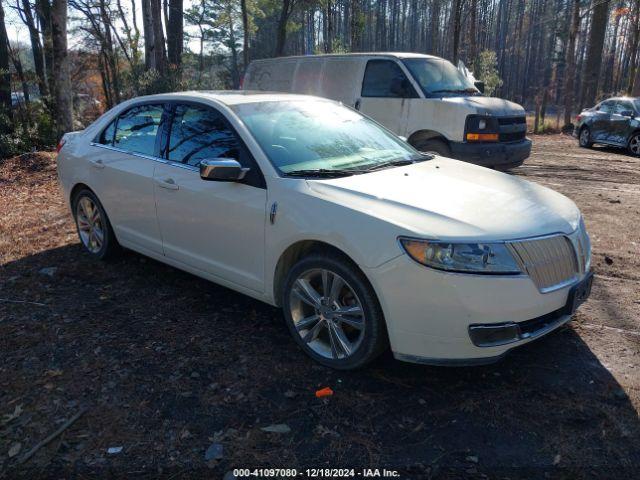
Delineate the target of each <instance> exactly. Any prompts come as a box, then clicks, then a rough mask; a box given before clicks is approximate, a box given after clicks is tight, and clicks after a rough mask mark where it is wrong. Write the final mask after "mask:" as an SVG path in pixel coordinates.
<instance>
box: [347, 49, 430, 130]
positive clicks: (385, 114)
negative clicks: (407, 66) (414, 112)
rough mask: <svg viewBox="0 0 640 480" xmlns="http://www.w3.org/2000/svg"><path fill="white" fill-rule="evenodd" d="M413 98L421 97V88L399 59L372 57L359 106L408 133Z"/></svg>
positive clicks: (390, 127) (389, 125)
mask: <svg viewBox="0 0 640 480" xmlns="http://www.w3.org/2000/svg"><path fill="white" fill-rule="evenodd" d="M412 98H419V95H418V92H416V90H415V88H414V87H413V85H412V84H411V82H410V81H409V78H408V77H407V75H406V74H405V72H404V71H403V69H402V67H401V66H400V65H399V64H398V62H396V61H394V60H390V59H372V60H369V61H368V62H367V66H366V68H365V71H364V77H363V79H362V90H361V93H360V98H359V99H358V100H357V101H356V104H355V107H356V108H357V109H358V110H360V111H361V112H362V113H364V114H365V115H368V116H370V117H371V118H373V119H374V120H376V121H377V122H379V123H381V124H382V125H384V126H385V127H387V128H388V129H389V130H391V131H393V132H395V133H396V134H397V135H403V136H406V134H407V119H408V116H409V104H410V99H412Z"/></svg>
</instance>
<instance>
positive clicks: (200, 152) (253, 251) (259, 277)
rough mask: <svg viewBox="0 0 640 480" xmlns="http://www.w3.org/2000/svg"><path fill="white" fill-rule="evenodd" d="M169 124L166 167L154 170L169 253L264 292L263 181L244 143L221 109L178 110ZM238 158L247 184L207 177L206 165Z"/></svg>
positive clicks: (193, 106) (187, 107)
mask: <svg viewBox="0 0 640 480" xmlns="http://www.w3.org/2000/svg"><path fill="white" fill-rule="evenodd" d="M171 117H172V120H171V123H170V125H167V127H168V128H167V135H166V136H167V137H168V140H167V144H166V148H165V150H166V152H165V157H166V159H167V163H164V164H160V163H159V164H158V165H157V166H156V169H155V192H156V204H157V210H158V222H159V224H160V229H161V231H162V238H163V246H164V252H165V255H166V256H167V257H168V258H170V259H173V260H177V261H179V262H181V263H183V264H185V265H188V266H190V267H192V268H195V269H197V270H200V271H203V272H206V273H209V274H211V275H215V276H217V277H219V278H220V279H222V280H226V281H229V282H232V283H234V284H236V285H240V286H243V287H246V288H249V289H251V290H254V291H257V292H262V291H264V229H265V217H266V212H265V209H266V201H267V191H266V187H265V182H264V177H263V176H262V173H261V172H260V170H259V168H258V166H257V165H256V163H255V161H254V160H253V157H252V156H251V153H250V152H249V150H248V149H247V147H246V146H245V144H244V142H243V141H242V140H241V138H240V137H239V136H238V134H237V133H236V132H235V130H234V129H233V127H231V125H230V124H229V122H228V121H227V120H226V118H225V117H224V116H223V115H222V114H221V113H220V112H219V111H218V110H216V109H214V108H212V107H210V106H207V105H201V104H196V103H185V104H177V105H174V107H173V108H172V113H171ZM216 158H227V159H235V160H237V161H239V162H240V163H241V164H242V165H243V166H245V167H248V168H250V169H251V170H250V171H249V173H248V174H247V176H246V177H245V179H244V180H243V181H242V183H236V182H216V181H207V180H203V179H201V178H200V173H199V164H200V161H201V160H205V159H209V160H213V159H216Z"/></svg>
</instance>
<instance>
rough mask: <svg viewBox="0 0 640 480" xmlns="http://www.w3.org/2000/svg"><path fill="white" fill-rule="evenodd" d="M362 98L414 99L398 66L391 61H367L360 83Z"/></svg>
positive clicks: (410, 88)
mask: <svg viewBox="0 0 640 480" xmlns="http://www.w3.org/2000/svg"><path fill="white" fill-rule="evenodd" d="M362 96H363V97H384V98H389V97H391V98H416V97H417V96H418V95H417V94H416V91H415V89H414V88H413V86H412V85H411V83H410V82H409V79H408V78H407V76H406V75H405V74H404V72H403V71H402V69H401V68H400V66H399V65H398V64H397V63H396V62H394V61H391V60H369V62H367V68H366V70H365V72H364V80H363V81H362Z"/></svg>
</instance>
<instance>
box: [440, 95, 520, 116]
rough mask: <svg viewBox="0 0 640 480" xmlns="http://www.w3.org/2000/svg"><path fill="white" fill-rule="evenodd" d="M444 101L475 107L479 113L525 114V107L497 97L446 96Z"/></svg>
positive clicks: (496, 114)
mask: <svg viewBox="0 0 640 480" xmlns="http://www.w3.org/2000/svg"><path fill="white" fill-rule="evenodd" d="M442 101H443V102H446V103H448V104H453V105H457V106H463V107H467V108H471V109H473V110H474V111H475V112H476V114H478V115H494V116H509V115H524V108H522V107H521V106H520V105H518V104H517V103H514V102H510V101H509V100H503V99H502V98H496V97H482V96H475V97H444V98H443V99H442Z"/></svg>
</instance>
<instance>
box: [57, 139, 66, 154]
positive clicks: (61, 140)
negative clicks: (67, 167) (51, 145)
mask: <svg viewBox="0 0 640 480" xmlns="http://www.w3.org/2000/svg"><path fill="white" fill-rule="evenodd" d="M65 143H67V142H66V140H65V139H64V138H61V139H60V141H59V142H58V145H57V146H56V153H60V150H62V147H64V144H65Z"/></svg>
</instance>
